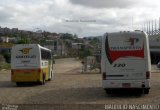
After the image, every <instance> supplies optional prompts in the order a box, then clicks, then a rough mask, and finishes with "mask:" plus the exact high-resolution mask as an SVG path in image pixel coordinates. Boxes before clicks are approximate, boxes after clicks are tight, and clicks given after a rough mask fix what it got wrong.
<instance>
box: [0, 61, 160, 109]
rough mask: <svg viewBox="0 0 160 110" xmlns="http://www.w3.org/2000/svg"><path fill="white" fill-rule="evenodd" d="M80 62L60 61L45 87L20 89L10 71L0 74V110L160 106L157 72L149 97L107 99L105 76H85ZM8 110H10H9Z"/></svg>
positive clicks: (159, 86)
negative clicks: (103, 81)
mask: <svg viewBox="0 0 160 110" xmlns="http://www.w3.org/2000/svg"><path fill="white" fill-rule="evenodd" d="M81 66H82V65H81V63H80V61H78V60H76V59H73V58H67V59H58V60H56V63H55V65H54V70H55V71H54V78H53V79H52V80H51V81H48V82H47V83H46V84H45V85H29V86H24V87H17V86H16V84H15V83H12V82H11V81H10V71H1V72H0V103H1V104H2V105H1V106H0V108H2V110H3V109H4V108H5V107H13V108H15V110H50V109H51V110H52V109H54V110H61V109H68V110H72V109H73V110H74V109H79V110H83V109H88V110H90V109H97V110H99V109H102V110H104V109H105V107H106V104H107V106H108V105H110V104H113V105H114V104H115V105H117V104H118V105H121V104H123V105H124V104H125V105H129V104H135V105H139V104H151V105H158V104H160V72H159V70H158V69H157V68H156V67H155V66H153V68H152V69H154V71H153V73H152V77H151V89H150V93H149V94H148V95H137V94H134V93H131V94H130V93H120V94H112V95H107V94H106V93H105V91H104V90H103V88H102V86H101V85H102V84H101V74H99V73H95V72H94V73H81ZM5 110H6V109H5Z"/></svg>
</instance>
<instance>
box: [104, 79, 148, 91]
mask: <svg viewBox="0 0 160 110" xmlns="http://www.w3.org/2000/svg"><path fill="white" fill-rule="evenodd" d="M126 83H127V84H130V86H129V87H124V86H123V84H126ZM102 87H103V88H104V89H120V88H121V89H122V88H123V89H142V88H148V89H149V88H150V81H149V79H144V80H102Z"/></svg>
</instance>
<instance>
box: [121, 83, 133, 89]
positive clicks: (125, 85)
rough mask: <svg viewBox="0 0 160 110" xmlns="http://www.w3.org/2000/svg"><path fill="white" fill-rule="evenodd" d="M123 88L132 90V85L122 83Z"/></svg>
mask: <svg viewBox="0 0 160 110" xmlns="http://www.w3.org/2000/svg"><path fill="white" fill-rule="evenodd" d="M122 87H124V88H130V87H131V84H130V83H122Z"/></svg>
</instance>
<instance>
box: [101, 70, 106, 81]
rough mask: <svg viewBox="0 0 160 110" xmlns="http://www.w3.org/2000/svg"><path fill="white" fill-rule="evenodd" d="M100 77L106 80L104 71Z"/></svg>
mask: <svg viewBox="0 0 160 110" xmlns="http://www.w3.org/2000/svg"><path fill="white" fill-rule="evenodd" d="M102 79H103V80H106V72H103V75H102Z"/></svg>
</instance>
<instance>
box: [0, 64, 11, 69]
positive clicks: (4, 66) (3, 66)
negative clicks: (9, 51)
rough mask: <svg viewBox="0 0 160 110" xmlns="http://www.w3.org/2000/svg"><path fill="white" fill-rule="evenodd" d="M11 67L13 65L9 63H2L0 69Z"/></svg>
mask: <svg viewBox="0 0 160 110" xmlns="http://www.w3.org/2000/svg"><path fill="white" fill-rule="evenodd" d="M10 68H11V65H10V64H8V63H2V64H0V70H2V69H5V70H9V69H10Z"/></svg>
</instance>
